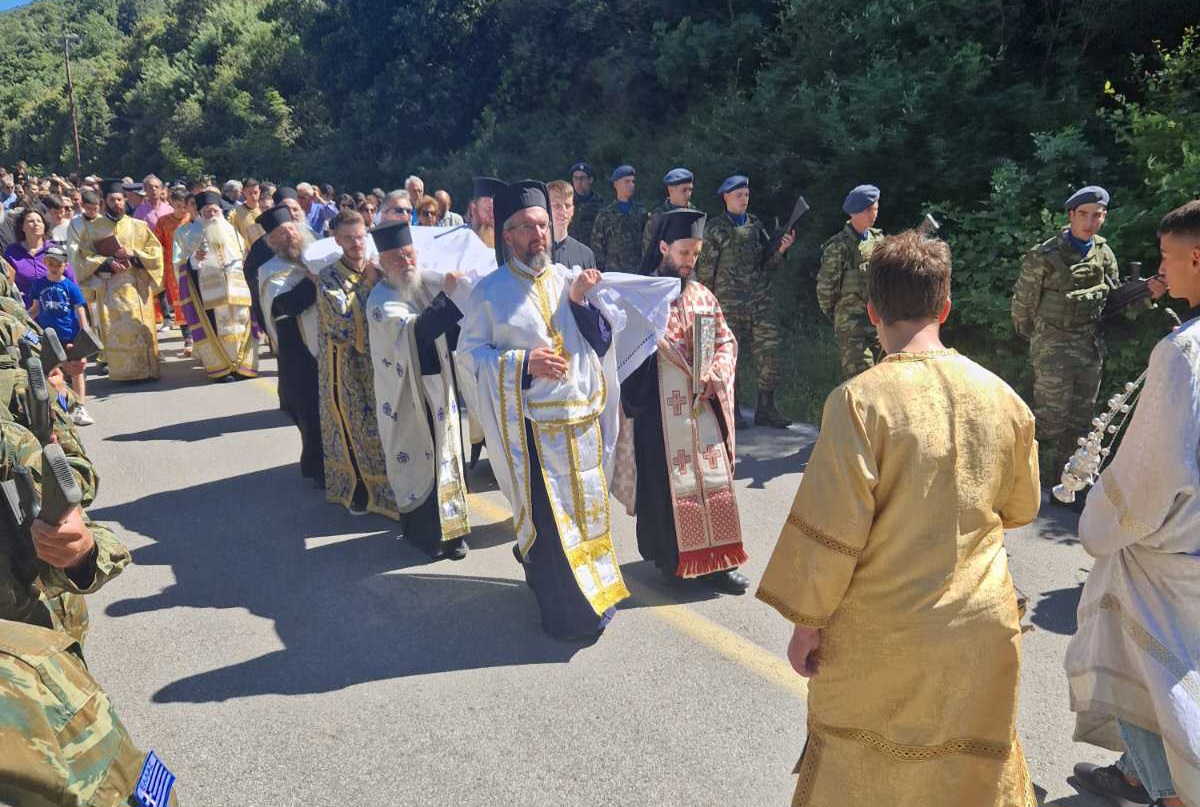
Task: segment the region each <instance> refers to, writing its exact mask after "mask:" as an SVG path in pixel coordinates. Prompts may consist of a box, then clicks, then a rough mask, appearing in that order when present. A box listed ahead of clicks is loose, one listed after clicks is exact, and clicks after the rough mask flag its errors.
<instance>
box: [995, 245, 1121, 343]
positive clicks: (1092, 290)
mask: <svg viewBox="0 0 1200 807" xmlns="http://www.w3.org/2000/svg"><path fill="white" fill-rule="evenodd" d="M1120 282H1121V281H1120V278H1119V276H1118V270H1117V256H1116V255H1114V254H1113V251H1112V249H1111V248H1110V247H1109V246H1108V243H1107V242H1106V241H1105V239H1104V238H1102V237H1101V236H1098V235H1097V236H1095V238H1094V242H1093V244H1092V247H1091V249H1090V250H1088V253H1087V254H1086V255H1080V254H1079V250H1077V249H1075V247H1074V246H1073V245H1072V244H1071V242H1070V241H1069V240H1068V239H1067V231H1066V230H1064V231H1063V232H1061V233H1059V234H1058V235H1056V236H1054V237H1053V238H1050V239H1048V240H1046V241H1043V242H1042V243H1041V244H1039V245H1037V246H1036V247H1034V248H1033V249H1031V250H1030V251H1029V252H1027V253H1025V259H1024V260H1023V261H1022V263H1021V274H1020V276H1019V277H1018V278H1017V285H1016V288H1015V289H1014V291H1013V298H1012V320H1013V329H1014V330H1016V332H1017V335H1018V336H1020V337H1021V338H1023V339H1029V338H1031V337H1032V336H1033V335H1034V334H1035V333H1036V332H1037V331H1039V330H1041V329H1042V328H1045V327H1051V328H1056V329H1058V330H1060V331H1070V332H1076V333H1080V334H1086V335H1089V336H1090V335H1093V334H1094V333H1095V331H1096V327H1097V325H1098V324H1099V322H1100V314H1101V312H1102V311H1103V310H1104V303H1105V301H1106V300H1107V299H1108V294H1109V292H1110V291H1112V290H1113V289H1115V288H1116V287H1117V286H1118V285H1120Z"/></svg>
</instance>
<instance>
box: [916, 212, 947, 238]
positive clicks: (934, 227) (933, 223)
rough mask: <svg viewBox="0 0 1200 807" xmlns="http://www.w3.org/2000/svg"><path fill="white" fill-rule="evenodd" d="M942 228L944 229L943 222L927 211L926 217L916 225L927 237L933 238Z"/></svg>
mask: <svg viewBox="0 0 1200 807" xmlns="http://www.w3.org/2000/svg"><path fill="white" fill-rule="evenodd" d="M940 229H942V223H941V222H940V221H938V220H937V219H935V218H934V217H933V214H931V213H926V214H925V218H923V219H921V223H920V224H918V225H917V226H916V231H917V232H918V233H919V234H920V235H923V236H925V237H926V238H933V237H934V236H935V235H937V234H938V230H940Z"/></svg>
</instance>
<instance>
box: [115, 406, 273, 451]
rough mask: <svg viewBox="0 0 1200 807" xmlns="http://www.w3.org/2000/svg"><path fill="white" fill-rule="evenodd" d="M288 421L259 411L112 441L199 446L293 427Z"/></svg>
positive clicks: (170, 425)
mask: <svg viewBox="0 0 1200 807" xmlns="http://www.w3.org/2000/svg"><path fill="white" fill-rule="evenodd" d="M291 425H292V421H291V420H290V419H288V416H287V415H285V414H284V413H283V412H282V411H281V410H279V409H259V410H256V411H253V412H241V413H239V414H236V415H222V416H221V417H214V418H206V419H204V420H193V421H189V422H186V423H171V424H169V425H166V426H159V427H157V428H154V429H146V430H145V431H140V432H129V433H128V434H114V435H112V436H111V437H109V438H108V439H109V440H111V441H112V442H114V443H141V442H146V441H151V440H182V441H184V442H187V443H196V442H199V441H201V440H208V439H210V438H213V437H220V436H221V435H223V434H237V433H239V432H256V431H262V430H263V429H277V428H282V427H287V426H291Z"/></svg>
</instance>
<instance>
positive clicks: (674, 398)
mask: <svg viewBox="0 0 1200 807" xmlns="http://www.w3.org/2000/svg"><path fill="white" fill-rule="evenodd" d="M687 403H688V399H687V398H685V397H683V394H682V393H680V391H679V390H677V389H673V390H671V397H670V398H667V405H668V406H670V407H671V408H672V409H674V410H675V417H679V416H680V415H682V414H683V407H685V406H687Z"/></svg>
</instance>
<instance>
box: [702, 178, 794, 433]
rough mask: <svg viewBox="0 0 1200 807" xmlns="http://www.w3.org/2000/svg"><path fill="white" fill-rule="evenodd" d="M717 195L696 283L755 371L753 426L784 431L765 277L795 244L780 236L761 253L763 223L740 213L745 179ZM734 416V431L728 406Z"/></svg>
mask: <svg viewBox="0 0 1200 807" xmlns="http://www.w3.org/2000/svg"><path fill="white" fill-rule="evenodd" d="M717 195H719V196H721V197H722V198H723V200H724V202H725V213H723V214H722V215H720V216H717V217H715V218H710V219H709V220H708V225H707V227H705V230H704V248H703V249H702V250H701V252H700V260H699V262H698V263H697V264H696V279H697V280H699V281H700V282H701V283H703V284H704V285H706V286H708V288H709V289H711V290H712V292H713V293H714V294H715V295H717V300H718V301H719V302H720V303H721V309H722V310H723V311H724V312H725V321H726V322H728V323H729V327H730V329H731V330H732V331H733V335H734V337H735V338H736V339H737V342H738V345H739V353H740V354H741V355H747V354H750V355H753V356H754V363H755V365H756V366H757V368H758V404H757V406H756V407H755V410H754V423H755V425H757V426H771V427H773V428H778V429H784V428H787V427H788V426H789V425H791V421H790V420H788V419H787V418H786V417H784V416H783V414H782V413H781V412H780V411H779V410H778V409H776V408H775V388H776V387H777V386H778V385H779V316H778V311H777V310H776V307H775V299H774V297H772V296H771V273H772V272H774V271H775V270H777V269H778V268H779V267H780V266H782V265H783V255H784V253H785V252H787V250H788V248H790V247H791V245H792V243H793V242H794V241H795V240H796V239H795V236H794V235H792V234H791V233H786V234H785V235H784V236H783V238H782V240H781V241H780V243H779V249H778V250H776V251H772V252H771V253H770V254H767V252H768V248H769V246H770V242H771V237H770V235H769V234H768V233H767V229H766V227H765V226H763V223H762V222H761V221H759V220H758V219H757V218H756V217H755V216H753V215H751V214H750V213H747V212H746V208H747V207H748V206H749V204H750V180H749V179H747V178H746V177H744V176H732V177H729V178H728V179H726V180H725V182H724V183H723V184H722V185H721V187H720V188H719V189H718V190H717ZM747 347H748V348H749V350H747V349H746V348H747ZM740 375H741V374H740V373H739V376H740ZM734 414H735V420H736V422H735V426H736V427H737V428H739V429H741V428H745V426H746V422H745V421H744V420H743V419H742V415H741V411H740V409H739V407H737V406H735V407H734Z"/></svg>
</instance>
